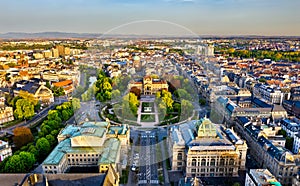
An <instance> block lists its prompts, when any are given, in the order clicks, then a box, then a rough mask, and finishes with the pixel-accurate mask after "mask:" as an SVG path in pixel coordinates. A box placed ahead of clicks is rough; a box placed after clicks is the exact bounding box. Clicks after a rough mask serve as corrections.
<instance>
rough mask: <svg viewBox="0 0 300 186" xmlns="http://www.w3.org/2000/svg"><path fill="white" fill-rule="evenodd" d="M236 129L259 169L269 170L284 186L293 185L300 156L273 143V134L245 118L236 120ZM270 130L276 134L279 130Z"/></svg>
mask: <svg viewBox="0 0 300 186" xmlns="http://www.w3.org/2000/svg"><path fill="white" fill-rule="evenodd" d="M235 127H236V129H237V131H238V132H239V134H240V135H241V136H243V137H244V138H245V139H246V141H247V144H248V145H249V149H250V151H249V152H250V154H251V156H252V157H253V158H254V160H255V161H256V162H257V163H258V166H259V167H262V168H264V169H268V170H269V171H270V172H271V173H272V174H273V175H274V176H275V177H276V178H277V180H278V181H279V182H281V183H283V184H284V185H288V184H291V183H292V181H293V178H295V176H296V175H297V174H298V173H299V171H300V155H299V154H293V153H292V152H290V151H289V150H288V149H286V148H284V147H283V146H282V145H281V144H278V143H277V142H276V141H273V140H272V139H271V138H270V136H274V135H273V134H271V133H268V132H265V131H266V130H262V128H263V127H262V126H255V125H253V123H252V122H251V121H249V120H247V119H245V117H239V118H237V119H236V126H235ZM270 130H271V131H273V132H274V133H276V131H277V129H276V128H275V130H273V127H270Z"/></svg>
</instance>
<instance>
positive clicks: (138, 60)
mask: <svg viewBox="0 0 300 186" xmlns="http://www.w3.org/2000/svg"><path fill="white" fill-rule="evenodd" d="M132 65H133V67H134V68H135V69H136V70H137V71H139V70H141V68H142V64H141V58H140V57H139V56H133V57H132Z"/></svg>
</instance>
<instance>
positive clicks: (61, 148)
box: [42, 122, 130, 174]
mask: <svg viewBox="0 0 300 186" xmlns="http://www.w3.org/2000/svg"><path fill="white" fill-rule="evenodd" d="M129 136H130V129H129V127H128V126H127V125H121V126H111V125H110V124H109V122H86V123H84V124H82V125H81V126H73V125H69V126H67V127H66V128H65V129H63V130H62V131H61V132H60V133H59V135H58V137H57V138H58V142H59V143H58V145H57V146H56V147H55V148H54V150H53V151H52V152H51V153H50V155H49V156H48V157H47V158H46V159H45V161H44V162H43V164H42V167H43V170H44V172H45V173H54V174H56V173H64V172H66V171H67V170H68V168H70V167H89V166H96V167H98V169H99V172H100V173H106V172H107V171H108V169H109V168H110V167H111V166H110V165H113V166H112V167H115V168H116V170H115V171H116V172H119V171H120V168H119V163H120V152H121V148H123V149H125V150H127V145H128V144H129Z"/></svg>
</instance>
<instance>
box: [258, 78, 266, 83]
mask: <svg viewBox="0 0 300 186" xmlns="http://www.w3.org/2000/svg"><path fill="white" fill-rule="evenodd" d="M258 81H259V82H261V83H265V82H267V80H266V79H265V78H259V80H258Z"/></svg>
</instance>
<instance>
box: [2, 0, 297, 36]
mask: <svg viewBox="0 0 300 186" xmlns="http://www.w3.org/2000/svg"><path fill="white" fill-rule="evenodd" d="M0 7H1V10H0V33H6V32H45V31H59V32H75V33H105V34H150V35H153V34H157V35H166V34H170V35H266V36H269V35H276V36H286V35H289V36H300V13H298V12H297V9H299V7H300V0H0Z"/></svg>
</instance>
